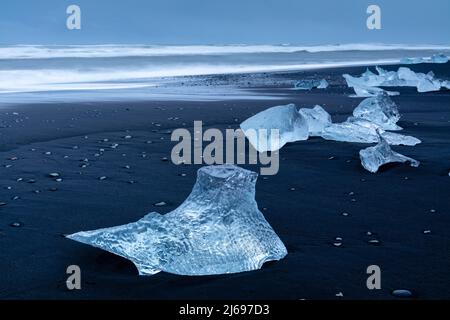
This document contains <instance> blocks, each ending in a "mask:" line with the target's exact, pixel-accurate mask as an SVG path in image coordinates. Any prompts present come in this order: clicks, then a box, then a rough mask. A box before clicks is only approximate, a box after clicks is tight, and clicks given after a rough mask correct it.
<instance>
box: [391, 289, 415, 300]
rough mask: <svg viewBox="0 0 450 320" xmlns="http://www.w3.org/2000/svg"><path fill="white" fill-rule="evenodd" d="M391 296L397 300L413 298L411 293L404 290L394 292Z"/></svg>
mask: <svg viewBox="0 0 450 320" xmlns="http://www.w3.org/2000/svg"><path fill="white" fill-rule="evenodd" d="M392 295H393V296H394V297H397V298H411V297H412V296H413V294H412V292H411V291H409V290H406V289H398V290H394V291H392Z"/></svg>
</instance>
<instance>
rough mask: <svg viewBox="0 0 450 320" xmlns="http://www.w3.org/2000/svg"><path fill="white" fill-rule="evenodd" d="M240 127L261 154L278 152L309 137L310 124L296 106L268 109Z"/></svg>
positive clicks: (289, 105)
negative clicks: (288, 144)
mask: <svg viewBox="0 0 450 320" xmlns="http://www.w3.org/2000/svg"><path fill="white" fill-rule="evenodd" d="M240 127H241V129H242V131H243V132H244V134H245V136H246V137H247V139H248V140H249V141H250V143H251V144H252V146H253V147H254V148H255V149H256V150H257V151H259V152H266V151H277V150H279V149H281V148H282V147H283V146H284V145H285V144H286V143H289V142H295V141H301V140H307V139H308V137H309V134H308V123H307V121H306V119H305V118H304V117H303V116H302V115H301V114H300V112H298V111H297V107H296V106H295V105H294V104H288V105H284V106H276V107H272V108H269V109H266V110H264V111H262V112H260V113H258V114H256V115H254V116H253V117H250V118H248V119H247V120H245V121H244V122H242V123H241V126H240Z"/></svg>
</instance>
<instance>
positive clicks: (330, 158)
mask: <svg viewBox="0 0 450 320" xmlns="http://www.w3.org/2000/svg"><path fill="white" fill-rule="evenodd" d="M334 159H336V158H335V157H329V158H328V160H334Z"/></svg>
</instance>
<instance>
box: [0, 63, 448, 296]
mask: <svg viewBox="0 0 450 320" xmlns="http://www.w3.org/2000/svg"><path fill="white" fill-rule="evenodd" d="M386 68H387V69H390V70H394V69H397V68H398V66H390V67H386ZM411 69H413V70H414V71H420V72H428V71H430V70H433V71H434V72H435V74H436V77H437V78H441V79H450V63H447V64H445V65H437V64H432V65H430V64H428V65H414V66H411ZM364 70H365V68H362V67H352V68H339V69H328V70H325V69H324V70H318V71H309V72H292V73H273V74H259V75H230V76H211V77H207V78H206V80H205V78H192V79H189V81H187V82H186V83H185V84H184V85H187V86H188V85H193V84H196V83H198V84H199V85H208V87H209V88H210V90H213V89H214V86H226V85H229V84H231V83H233V84H234V83H237V84H238V85H239V86H241V87H243V88H245V89H246V90H251V91H252V92H253V93H256V94H257V95H260V96H261V97H260V98H255V99H248V100H230V99H224V100H223V101H200V102H197V101H192V100H191V101H179V100H178V101H137V102H134V101H130V102H123V101H122V102H108V103H106V102H104V103H98V102H91V103H76V104H75V103H72V104H69V103H66V104H63V103H53V104H35V105H15V106H3V107H1V108H0V172H1V174H0V202H2V203H4V205H2V206H1V207H0V272H1V274H0V298H1V299H398V298H395V297H393V296H392V295H391V291H392V290H394V289H408V290H411V291H412V292H413V293H414V296H415V298H419V299H443V298H447V299H449V298H450V287H449V284H450V274H449V270H450V232H449V230H450V197H449V195H450V177H449V172H450V91H448V90H442V91H440V92H433V93H422V94H419V93H417V92H416V90H415V89H412V88H395V89H393V90H395V91H399V92H400V93H401V95H400V96H398V97H393V100H394V101H395V102H396V103H397V105H398V106H399V109H400V112H401V114H402V119H401V120H400V122H399V125H400V126H402V127H403V128H404V133H405V134H409V135H413V136H415V137H417V138H419V139H421V140H422V144H420V145H418V146H416V147H394V148H393V149H394V150H395V151H398V152H400V153H402V154H404V155H407V156H410V157H412V158H415V159H417V160H419V161H421V166H420V167H419V168H411V167H409V166H407V165H389V166H388V167H386V168H384V169H383V170H382V171H381V172H379V173H377V174H370V173H369V172H367V171H365V170H364V169H363V168H362V167H361V165H360V160H359V155H358V152H359V150H360V149H362V148H364V147H366V145H361V144H354V143H338V142H332V141H325V140H323V139H319V138H313V139H310V140H309V141H305V142H298V143H294V144H289V145H287V146H285V147H284V148H283V149H282V150H281V151H280V171H279V173H278V174H277V175H275V176H271V177H268V178H267V179H263V178H262V177H259V179H258V183H257V188H256V200H257V202H258V205H259V208H260V210H261V211H262V212H263V214H264V216H265V217H266V219H267V220H268V222H269V223H270V224H271V226H272V227H273V229H274V230H275V231H276V232H277V234H278V235H279V236H280V238H281V239H282V241H283V242H284V243H285V245H286V247H287V249H288V255H287V257H286V258H285V259H283V260H281V261H278V262H272V263H268V264H266V265H265V266H264V267H263V269H262V270H258V271H254V272H246V273H240V274H231V275H221V276H205V277H186V276H178V275H171V274H167V273H159V274H156V275H154V276H149V277H140V276H138V275H137V270H136V268H135V267H134V266H133V264H132V263H131V262H129V261H127V260H125V259H122V258H120V257H117V256H115V255H112V254H109V253H106V252H104V251H102V250H99V249H95V248H92V247H90V246H87V245H82V244H80V243H77V242H74V241H71V240H68V239H66V238H64V236H63V235H65V234H70V233H74V232H77V231H81V230H91V229H96V228H101V227H108V226H115V225H119V224H124V223H128V222H132V221H136V220H138V219H139V218H141V217H142V216H144V215H145V214H146V213H148V212H151V211H158V212H160V213H166V212H169V211H171V210H173V209H174V208H176V207H177V206H178V205H179V204H180V203H182V201H184V199H185V198H186V197H187V195H188V194H189V193H190V191H191V189H192V186H193V185H194V183H195V178H196V171H197V169H198V168H199V166H194V165H182V166H176V165H174V164H172V162H171V161H170V152H171V149H172V147H173V146H174V145H175V143H174V142H171V141H170V132H171V130H173V129H176V128H183V127H184V128H190V129H192V126H193V121H194V120H203V122H204V126H205V127H207V128H210V127H214V128H220V129H226V128H229V127H230V128H238V126H239V124H240V123H241V122H242V121H243V120H245V119H247V118H248V117H250V116H251V115H253V114H255V113H257V112H259V111H262V110H264V109H266V108H268V107H271V106H274V105H281V104H287V103H295V104H297V106H299V107H312V106H314V105H316V104H318V105H321V106H323V107H324V108H325V109H326V110H327V111H328V112H330V114H331V115H332V116H333V121H342V120H344V119H345V118H346V117H348V116H349V115H350V114H351V112H352V110H353V109H354V108H355V107H356V106H357V105H358V103H359V102H360V101H361V100H362V99H356V98H350V97H348V95H349V94H350V93H351V90H350V89H348V88H347V87H346V85H345V83H344V79H343V78H342V77H341V75H342V74H343V73H350V74H353V75H359V74H360V73H361V72H363V71H364ZM305 77H310V78H318V79H321V78H326V79H327V80H329V82H330V84H331V86H330V87H329V88H328V89H326V90H313V91H311V92H298V91H293V90H291V89H290V88H291V87H292V84H293V82H294V81H295V80H298V79H302V78H305ZM198 79H200V80H198ZM193 90H195V87H194V86H193ZM268 95H271V96H276V97H278V100H268V99H265V97H266V96H268ZM125 136H131V138H127V139H125ZM105 139H108V140H107V141H106V140H105ZM113 143H117V144H119V146H118V147H117V148H115V149H113V148H111V147H110V146H111V145H112V144H113ZM101 148H104V149H105V151H104V152H100V151H99V149H101ZM96 154H98V155H96ZM164 157H167V158H168V159H169V161H162V158H164ZM11 159H15V160H11ZM83 159H88V160H89V161H88V166H86V167H83V164H86V162H84V161H80V160H83ZM10 165H11V166H10ZM125 166H129V168H128V167H125ZM245 167H246V168H248V169H250V170H253V171H257V172H259V169H258V167H257V166H245ZM51 172H57V173H60V174H61V178H62V181H61V182H56V181H54V179H52V178H50V177H48V174H49V173H51ZM183 173H184V174H186V175H182V174H183ZM102 176H105V177H106V179H105V180H99V177H102ZM130 182H134V183H130ZM161 201H164V202H166V203H167V205H166V206H163V207H155V206H154V204H155V203H158V202H161ZM343 213H348V215H343ZM14 223H18V224H14ZM425 230H431V233H426V234H424V231H425ZM368 232H369V233H368ZM336 237H341V238H342V239H343V240H342V243H343V245H342V246H341V247H335V246H334V245H333V243H334V242H335V238H336ZM375 239H376V240H379V243H376V244H373V243H369V241H370V240H375ZM72 264H77V265H79V266H80V267H81V270H82V290H74V291H69V290H68V289H66V284H65V281H66V278H67V275H66V273H65V271H66V268H67V266H69V265H72ZM369 265H379V266H380V268H381V272H382V278H381V281H382V289H381V290H368V289H367V287H366V279H367V276H368V275H367V274H366V268H367V267H368V266H369ZM340 293H341V294H342V296H341V294H340ZM337 295H338V296H337Z"/></svg>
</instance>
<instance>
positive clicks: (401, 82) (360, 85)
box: [343, 67, 448, 97]
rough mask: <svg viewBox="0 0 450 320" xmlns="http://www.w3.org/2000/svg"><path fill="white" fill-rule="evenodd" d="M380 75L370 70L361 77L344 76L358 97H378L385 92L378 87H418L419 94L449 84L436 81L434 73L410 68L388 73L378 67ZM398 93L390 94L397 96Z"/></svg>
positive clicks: (437, 89)
mask: <svg viewBox="0 0 450 320" xmlns="http://www.w3.org/2000/svg"><path fill="white" fill-rule="evenodd" d="M376 70H377V72H378V74H375V73H373V72H372V71H370V70H369V69H367V71H366V72H364V73H363V74H362V75H361V77H359V78H358V77H353V76H351V75H348V74H344V75H343V77H344V78H345V80H346V81H347V85H348V86H349V87H352V88H353V89H354V90H355V93H356V95H357V96H361V97H367V96H371V95H372V96H373V95H377V94H379V93H381V92H383V91H384V90H383V89H381V88H378V87H416V88H417V91H418V92H430V91H439V90H440V89H441V87H446V88H448V86H447V82H446V81H441V80H439V79H436V78H435V76H434V73H433V72H432V71H430V72H429V73H427V74H424V73H416V72H414V71H412V70H411V69H409V68H405V67H400V68H399V69H398V71H387V70H384V69H382V68H380V67H376ZM396 94H398V93H393V92H391V93H389V95H396Z"/></svg>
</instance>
